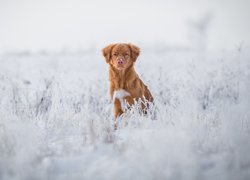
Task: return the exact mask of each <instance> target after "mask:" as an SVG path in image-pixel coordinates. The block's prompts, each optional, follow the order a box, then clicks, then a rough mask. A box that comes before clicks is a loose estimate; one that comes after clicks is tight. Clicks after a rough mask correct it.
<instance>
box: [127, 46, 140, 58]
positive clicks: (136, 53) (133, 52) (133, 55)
mask: <svg viewBox="0 0 250 180" xmlns="http://www.w3.org/2000/svg"><path fill="white" fill-rule="evenodd" d="M128 46H129V47H130V50H131V58H132V60H133V61H134V62H135V61H136V59H137V57H138V56H139V54H140V48H138V47H137V46H135V45H133V44H128Z"/></svg>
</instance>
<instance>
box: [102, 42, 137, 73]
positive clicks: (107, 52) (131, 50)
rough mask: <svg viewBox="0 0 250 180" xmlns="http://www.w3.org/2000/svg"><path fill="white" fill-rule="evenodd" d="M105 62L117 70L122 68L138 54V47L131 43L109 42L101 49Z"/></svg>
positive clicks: (127, 65) (134, 59)
mask: <svg viewBox="0 0 250 180" xmlns="http://www.w3.org/2000/svg"><path fill="white" fill-rule="evenodd" d="M102 53H103V56H104V57H105V59H106V62H107V63H108V64H110V65H112V66H114V67H115V68H116V69H117V70H124V69H126V68H128V67H129V66H130V65H132V64H133V63H134V62H135V61H136V59H137V57H138V56H139V54H140V49H139V48H138V47H137V46H135V45H133V44H125V43H122V44H121V43H118V44H110V45H108V46H107V47H105V48H104V49H103V50H102Z"/></svg>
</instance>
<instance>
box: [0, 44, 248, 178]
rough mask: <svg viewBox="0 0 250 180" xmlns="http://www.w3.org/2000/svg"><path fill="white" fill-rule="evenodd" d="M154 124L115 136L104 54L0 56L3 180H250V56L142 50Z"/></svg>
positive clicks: (141, 70)
mask: <svg viewBox="0 0 250 180" xmlns="http://www.w3.org/2000/svg"><path fill="white" fill-rule="evenodd" d="M136 70H137V72H138V74H139V75H140V77H141V78H142V79H143V81H144V82H145V83H146V84H147V85H148V87H149V89H150V90H151V92H152V94H153V96H154V98H155V104H156V106H155V107H153V108H154V111H155V114H156V119H157V120H151V118H150V117H141V116H139V115H138V114H137V113H133V114H131V115H130V118H126V119H123V120H124V121H123V122H125V121H126V123H122V122H121V126H120V127H119V129H118V130H117V131H114V130H113V125H112V123H113V119H112V118H113V117H112V104H111V102H110V100H109V93H108V87H109V86H108V67H107V65H106V64H105V60H104V58H103V57H102V56H101V52H100V50H97V51H91V52H86V53H79V54H78V53H61V54H30V55H29V54H19V55H17V54H5V55H1V56H0V179H1V180H9V179H11V180H15V179H25V180H26V179H39V180H40V179H41V180H46V179H50V180H59V179H60V180H61V179H63V180H74V179H75V180H78V179H107V180H111V179H171V180H180V179H183V180H195V179H197V180H201V179H225V180H229V179H231V180H241V179H244V180H248V179H250V53H249V51H248V50H246V49H239V50H237V49H235V51H230V52H227V51H224V52H220V53H213V52H207V53H203V54H202V53H197V52H190V51H180V50H179V51H178V50H176V51H167V50H164V49H162V50H157V49H155V50H149V49H146V50H145V51H144V50H143V49H142V54H141V56H140V57H139V59H138V61H137V64H136Z"/></svg>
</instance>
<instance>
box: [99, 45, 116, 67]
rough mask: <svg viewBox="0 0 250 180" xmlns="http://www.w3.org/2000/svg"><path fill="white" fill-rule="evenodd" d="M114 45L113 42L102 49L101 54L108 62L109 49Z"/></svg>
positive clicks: (109, 56)
mask: <svg viewBox="0 0 250 180" xmlns="http://www.w3.org/2000/svg"><path fill="white" fill-rule="evenodd" d="M114 46H115V44H110V45H108V46H107V47H105V48H103V49H102V54H103V56H104V57H105V59H106V62H107V63H109V61H110V58H111V51H112V49H113V47H114Z"/></svg>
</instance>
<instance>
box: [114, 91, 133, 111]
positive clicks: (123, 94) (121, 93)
mask: <svg viewBox="0 0 250 180" xmlns="http://www.w3.org/2000/svg"><path fill="white" fill-rule="evenodd" d="M127 96H130V93H129V92H127V91H125V90H124V89H119V90H117V91H114V94H113V101H115V99H118V100H119V101H120V103H121V108H122V110H123V111H124V110H125V105H126V104H125V101H124V100H123V98H124V97H127Z"/></svg>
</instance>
